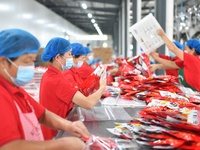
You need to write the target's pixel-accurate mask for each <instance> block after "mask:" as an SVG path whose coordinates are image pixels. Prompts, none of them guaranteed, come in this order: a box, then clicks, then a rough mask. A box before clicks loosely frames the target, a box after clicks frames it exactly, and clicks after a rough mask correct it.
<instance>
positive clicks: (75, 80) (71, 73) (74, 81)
mask: <svg viewBox="0 0 200 150" xmlns="http://www.w3.org/2000/svg"><path fill="white" fill-rule="evenodd" d="M63 74H64V76H65V77H66V78H67V80H68V81H69V82H70V84H71V86H72V87H75V88H78V87H79V85H80V84H81V83H83V80H82V79H81V77H80V76H79V74H78V72H77V71H76V68H73V67H72V68H71V69H69V70H66V71H64V73H63Z"/></svg>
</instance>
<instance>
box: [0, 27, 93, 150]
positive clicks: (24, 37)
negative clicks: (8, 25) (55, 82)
mask: <svg viewBox="0 0 200 150" xmlns="http://www.w3.org/2000/svg"><path fill="white" fill-rule="evenodd" d="M39 48H40V44H39V41H38V40H37V39H36V38H35V37H34V36H33V35H32V34H30V33H29V32H27V31H24V30H21V29H8V30H2V31H1V32H0V97H1V98H0V99H1V104H0V114H1V116H0V122H1V125H0V150H28V149H29V150H42V149H44V150H58V149H59V150H69V149H70V150H75V149H76V150H80V149H83V148H84V147H85V144H84V143H83V142H82V141H81V140H80V139H79V138H77V137H85V136H86V137H88V136H90V134H89V133H88V131H87V129H86V127H85V126H84V125H83V123H82V122H80V121H76V122H71V121H68V120H65V119H63V118H61V117H60V116H58V115H56V114H54V113H52V112H50V111H48V110H47V109H45V108H44V107H43V106H42V105H40V104H39V103H37V102H36V101H35V100H34V99H33V98H32V97H30V95H29V94H28V93H27V92H26V91H25V90H24V89H22V88H21V87H20V86H21V85H24V84H26V83H28V82H29V81H31V80H32V78H33V76H34V61H35V59H36V55H37V52H38V49H39ZM40 124H43V125H45V126H47V127H49V128H52V129H57V130H58V129H60V130H64V131H66V132H69V133H70V134H73V135H75V136H77V137H66V138H60V139H57V140H48V141H44V138H43V134H42V131H41V127H40Z"/></svg>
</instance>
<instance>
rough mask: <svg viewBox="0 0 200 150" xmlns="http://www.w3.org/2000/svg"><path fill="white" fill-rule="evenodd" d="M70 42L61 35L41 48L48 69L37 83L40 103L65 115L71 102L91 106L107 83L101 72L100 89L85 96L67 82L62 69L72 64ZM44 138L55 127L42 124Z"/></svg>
mask: <svg viewBox="0 0 200 150" xmlns="http://www.w3.org/2000/svg"><path fill="white" fill-rule="evenodd" d="M71 51H72V49H71V45H70V43H69V41H67V40H66V39H64V38H59V37H56V38H52V39H51V40H50V41H49V42H48V43H47V45H46V47H45V48H44V50H43V52H42V56H41V57H42V61H49V62H50V63H51V64H50V65H49V66H48V69H47V71H46V72H45V73H44V75H43V76H42V79H41V84H40V103H41V104H42V105H43V106H44V107H46V108H47V109H48V110H50V111H52V112H54V113H56V114H57V115H59V116H61V117H62V118H66V117H67V115H68V113H69V112H70V110H71V109H72V108H73V106H74V104H77V105H78V106H80V107H83V108H85V109H91V108H92V107H94V106H95V105H96V104H97V103H98V101H99V99H100V97H101V95H102V94H103V92H104V90H105V87H106V79H104V76H103V75H104V74H102V76H101V78H100V87H99V89H98V90H97V91H96V92H95V93H93V94H91V95H89V96H88V97H86V96H84V95H83V94H82V93H81V92H79V91H78V89H77V88H75V87H73V86H71V85H70V82H69V81H68V80H67V79H66V77H65V76H64V75H63V71H64V70H67V69H70V68H71V67H72V65H73V58H72V55H71ZM42 130H43V133H44V137H45V139H51V138H53V136H55V135H56V133H57V130H50V129H49V128H47V127H45V126H42Z"/></svg>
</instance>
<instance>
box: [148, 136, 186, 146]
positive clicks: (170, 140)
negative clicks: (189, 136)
mask: <svg viewBox="0 0 200 150" xmlns="http://www.w3.org/2000/svg"><path fill="white" fill-rule="evenodd" d="M184 143H185V141H184V140H180V139H176V138H172V137H171V138H167V139H163V140H156V141H154V142H149V144H150V145H152V146H171V147H172V148H178V147H180V146H181V145H183V144H184Z"/></svg>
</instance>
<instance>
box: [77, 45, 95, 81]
mask: <svg viewBox="0 0 200 150" xmlns="http://www.w3.org/2000/svg"><path fill="white" fill-rule="evenodd" d="M84 48H85V51H86V59H85V62H84V63H83V65H82V66H81V67H80V68H77V69H76V70H77V72H78V74H79V76H80V77H81V79H82V80H83V81H84V80H85V79H87V78H88V77H89V76H90V75H91V74H92V73H93V72H94V69H93V68H92V67H91V66H90V65H89V64H90V63H91V62H92V60H93V57H92V51H91V50H90V49H89V48H88V47H84Z"/></svg>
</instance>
